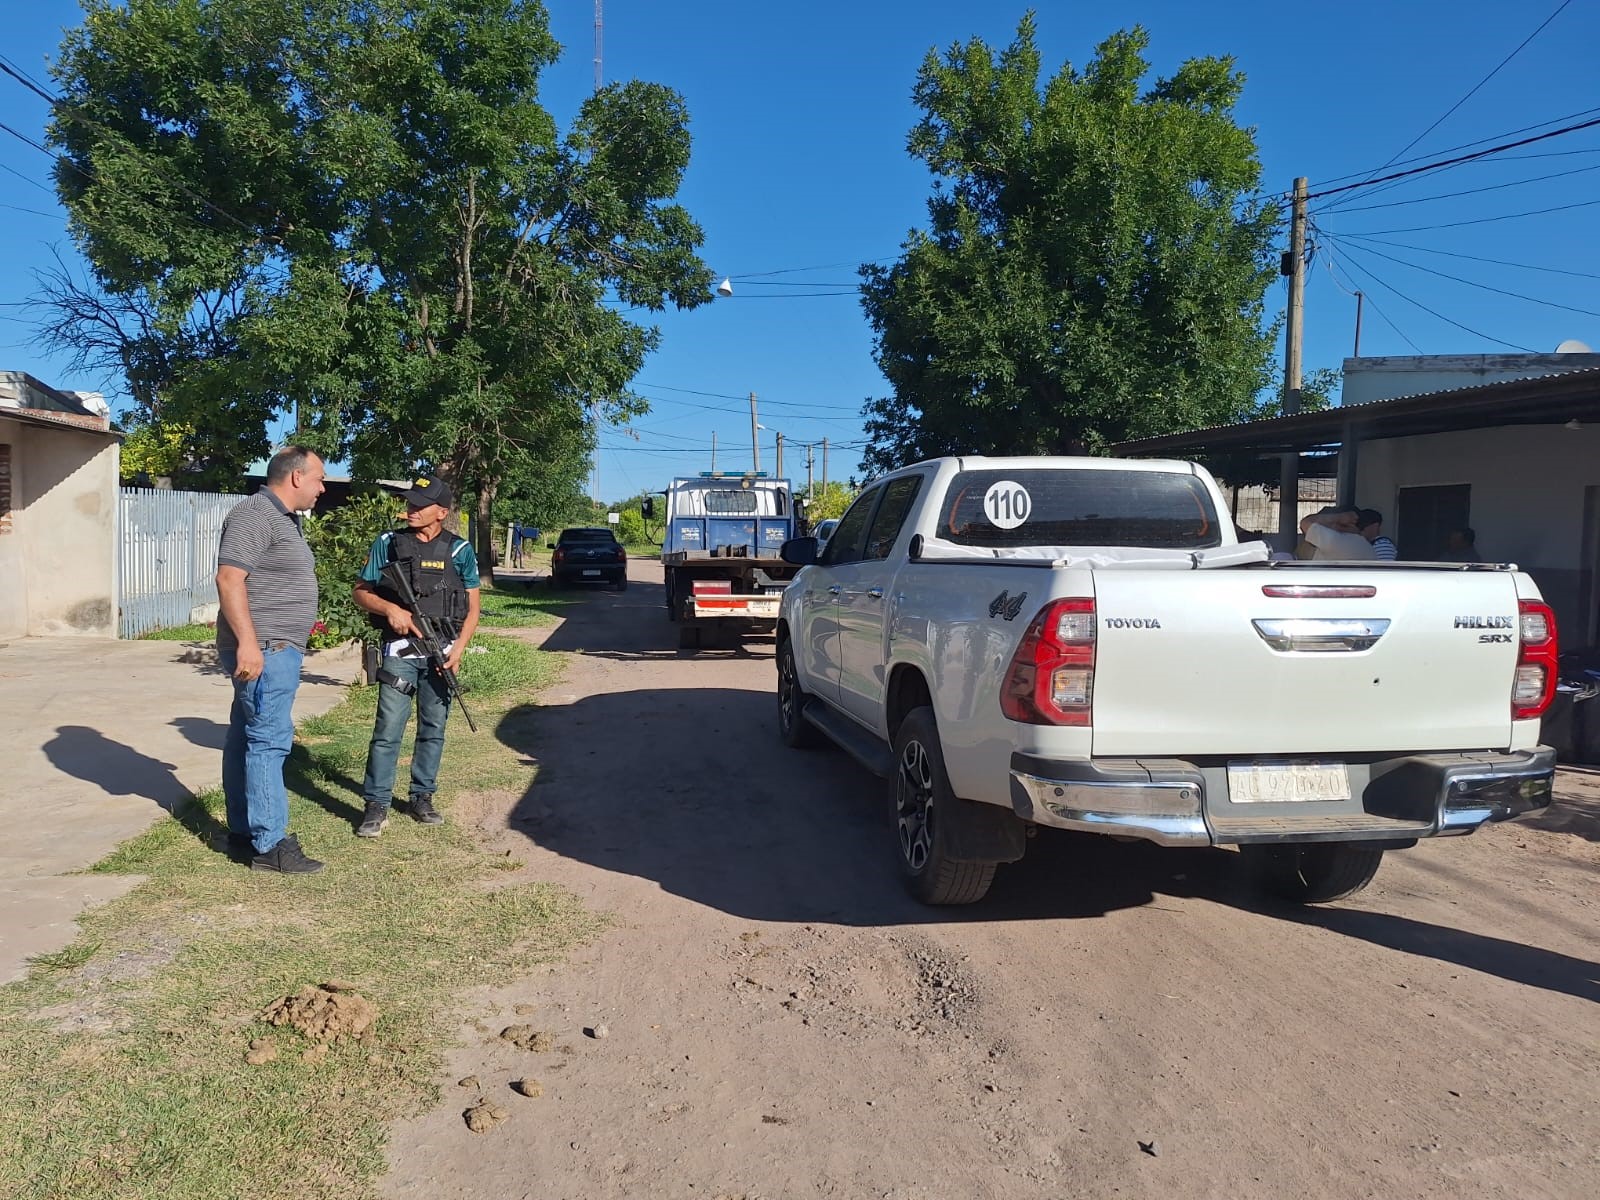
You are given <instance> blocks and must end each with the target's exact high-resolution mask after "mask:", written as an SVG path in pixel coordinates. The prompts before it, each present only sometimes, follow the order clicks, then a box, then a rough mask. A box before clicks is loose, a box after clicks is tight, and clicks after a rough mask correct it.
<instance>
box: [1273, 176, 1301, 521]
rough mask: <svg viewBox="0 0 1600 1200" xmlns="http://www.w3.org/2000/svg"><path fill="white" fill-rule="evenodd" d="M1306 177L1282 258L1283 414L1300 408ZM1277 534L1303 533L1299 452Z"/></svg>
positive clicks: (1282, 493)
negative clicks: (1285, 301)
mask: <svg viewBox="0 0 1600 1200" xmlns="http://www.w3.org/2000/svg"><path fill="white" fill-rule="evenodd" d="M1306 191H1307V188H1306V179H1305V177H1304V176H1301V177H1300V178H1299V179H1296V180H1295V181H1294V204H1293V208H1292V211H1291V215H1290V219H1289V252H1288V253H1287V254H1286V255H1284V257H1283V268H1282V270H1283V274H1285V275H1287V276H1288V277H1289V314H1288V315H1289V321H1288V330H1287V332H1286V333H1285V335H1284V339H1283V415H1284V416H1286V417H1292V416H1294V415H1295V414H1296V413H1298V412H1299V411H1300V385H1301V382H1302V380H1301V375H1300V346H1301V338H1302V336H1303V335H1304V333H1305V300H1306ZM1278 534H1279V536H1280V537H1281V538H1283V539H1284V541H1285V547H1284V548H1285V549H1289V548H1292V547H1293V546H1294V544H1295V542H1296V541H1297V540H1298V539H1299V536H1300V452H1299V451H1298V450H1291V451H1290V452H1289V453H1288V454H1285V455H1284V456H1283V466H1282V468H1281V471H1280V473H1279V476H1278Z"/></svg>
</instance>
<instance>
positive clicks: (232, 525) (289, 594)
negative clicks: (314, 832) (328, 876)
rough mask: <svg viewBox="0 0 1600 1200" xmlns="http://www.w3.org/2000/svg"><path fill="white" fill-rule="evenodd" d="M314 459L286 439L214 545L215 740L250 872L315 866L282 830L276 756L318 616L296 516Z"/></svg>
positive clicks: (312, 486) (310, 493) (237, 839)
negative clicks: (229, 686) (228, 701)
mask: <svg viewBox="0 0 1600 1200" xmlns="http://www.w3.org/2000/svg"><path fill="white" fill-rule="evenodd" d="M324 475H325V472H324V469H323V464H322V459H321V458H319V457H317V455H316V453H315V452H314V451H311V450H308V449H306V448H305V447H304V446H285V447H284V448H283V449H282V450H279V451H278V452H277V453H276V454H274V455H273V456H272V461H271V462H269V463H268V464H267V484H266V486H265V487H263V488H262V489H261V490H260V491H259V492H257V493H256V494H255V495H254V496H251V497H249V498H247V499H245V500H241V501H240V502H239V503H238V504H237V505H235V506H234V509H233V511H232V512H230V513H229V514H228V516H227V519H226V520H224V521H223V523H222V540H221V542H220V544H219V545H218V547H217V596H218V598H219V599H220V600H221V610H222V611H221V613H220V614H219V615H218V617H217V656H218V658H220V659H221V660H222V666H223V668H224V669H225V670H226V671H227V672H228V674H229V675H231V676H232V677H233V710H232V712H231V714H230V716H229V721H228V736H227V740H226V741H225V742H224V743H223V747H222V791H223V794H224V796H225V797H226V799H227V809H228V845H229V849H230V850H232V851H233V852H235V853H237V854H241V855H242V854H244V853H246V852H248V853H250V854H251V855H252V857H251V860H250V867H251V869H252V870H255V871H280V872H282V873H284V874H286V875H306V874H310V873H311V872H313V871H320V870H322V864H321V863H320V862H317V861H316V860H315V859H312V858H307V857H306V855H305V852H304V851H303V850H301V849H300V842H299V840H298V839H297V838H296V837H295V836H294V834H292V833H290V832H289V794H288V792H287V791H286V790H285V789H284V786H283V762H284V759H286V758H287V757H288V756H289V750H290V748H291V747H292V746H293V744H294V717H293V713H292V710H293V707H294V694H295V692H296V691H298V690H299V687H300V664H301V661H302V660H303V659H304V657H305V650H306V640H307V639H308V638H309V636H310V634H311V626H312V624H313V623H314V622H315V621H316V619H317V575H316V568H315V565H314V563H313V561H312V557H311V548H310V547H309V546H307V545H306V541H305V538H304V537H302V536H301V533H300V521H299V518H298V517H297V516H296V515H295V514H296V513H300V512H304V511H306V510H308V509H310V508H311V507H312V506H313V505H314V504H316V502H317V497H318V496H320V495H322V491H323V478H324Z"/></svg>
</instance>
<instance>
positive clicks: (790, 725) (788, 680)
mask: <svg viewBox="0 0 1600 1200" xmlns="http://www.w3.org/2000/svg"><path fill="white" fill-rule="evenodd" d="M805 706H806V694H805V692H804V690H802V688H801V687H800V676H799V674H798V672H797V671H796V670H795V665H794V645H793V644H792V643H791V642H790V641H789V639H788V638H784V639H783V641H781V642H779V643H778V736H779V737H780V738H782V739H783V744H784V745H785V746H788V747H789V749H791V750H809V749H811V748H812V747H813V746H819V745H821V744H822V733H821V731H819V730H818V729H817V727H816V726H815V725H813V724H812V723H811V722H810V721H808V720H806V719H805V717H803V716H801V715H800V714H801V712H802V711H803V710H804V709H805Z"/></svg>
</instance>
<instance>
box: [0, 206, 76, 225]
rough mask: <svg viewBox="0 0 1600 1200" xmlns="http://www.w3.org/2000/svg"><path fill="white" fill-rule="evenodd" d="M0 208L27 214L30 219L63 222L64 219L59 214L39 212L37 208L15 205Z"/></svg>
mask: <svg viewBox="0 0 1600 1200" xmlns="http://www.w3.org/2000/svg"><path fill="white" fill-rule="evenodd" d="M0 208H5V209H10V210H11V211H12V212H19V213H27V214H28V215H29V216H32V217H47V218H49V219H50V220H52V221H63V220H65V219H66V218H65V217H63V216H62V215H61V214H60V213H47V212H40V211H39V210H38V209H37V208H20V207H18V206H17V205H15V204H0Z"/></svg>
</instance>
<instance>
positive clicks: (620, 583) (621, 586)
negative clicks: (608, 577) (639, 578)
mask: <svg viewBox="0 0 1600 1200" xmlns="http://www.w3.org/2000/svg"><path fill="white" fill-rule="evenodd" d="M612 586H613V587H615V588H616V589H617V591H619V592H625V591H627V590H628V577H627V576H626V575H624V576H622V577H621V578H620V579H618V580H617V582H616V583H614V584H612Z"/></svg>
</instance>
